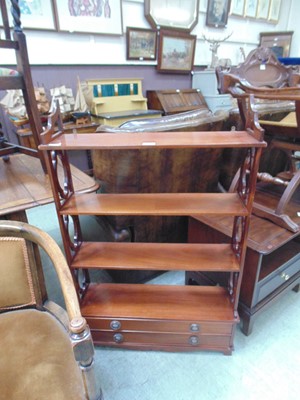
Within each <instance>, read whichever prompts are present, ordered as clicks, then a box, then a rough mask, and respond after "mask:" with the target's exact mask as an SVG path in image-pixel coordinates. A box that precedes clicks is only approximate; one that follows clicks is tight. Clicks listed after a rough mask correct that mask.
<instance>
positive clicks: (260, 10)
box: [256, 0, 270, 19]
mask: <svg viewBox="0 0 300 400" xmlns="http://www.w3.org/2000/svg"><path fill="white" fill-rule="evenodd" d="M269 8H270V0H258V5H257V11H256V18H258V19H268V15H269Z"/></svg>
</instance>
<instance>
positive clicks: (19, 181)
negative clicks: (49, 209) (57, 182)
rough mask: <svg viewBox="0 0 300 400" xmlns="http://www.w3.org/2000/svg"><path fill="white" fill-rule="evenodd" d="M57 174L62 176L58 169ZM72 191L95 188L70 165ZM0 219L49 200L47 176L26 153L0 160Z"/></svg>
mask: <svg viewBox="0 0 300 400" xmlns="http://www.w3.org/2000/svg"><path fill="white" fill-rule="evenodd" d="M58 172H59V175H60V176H61V177H62V176H63V170H62V168H61V166H60V165H59V166H58ZM71 173H72V178H73V184H74V190H75V191H77V192H94V191H96V190H97V189H98V187H99V185H98V184H97V183H96V182H95V180H94V179H93V178H91V177H90V176H88V175H87V174H85V173H84V172H82V171H81V170H79V169H78V168H76V167H74V166H71ZM0 182H1V192H0V193H1V194H0V196H1V197H0V198H1V201H0V216H3V215H7V214H10V213H16V212H22V211H25V210H26V209H28V208H32V207H36V206H40V205H43V204H48V203H51V202H52V201H53V195H52V190H51V185H50V180H49V176H48V175H47V174H45V173H44V172H43V169H42V166H41V163H40V160H39V159H38V158H35V157H31V156H28V155H26V154H13V155H10V160H9V161H8V162H5V161H4V160H3V158H0Z"/></svg>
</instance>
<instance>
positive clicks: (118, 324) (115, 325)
mask: <svg viewBox="0 0 300 400" xmlns="http://www.w3.org/2000/svg"><path fill="white" fill-rule="evenodd" d="M110 327H111V329H112V330H113V331H117V330H118V329H121V322H120V321H111V323H110Z"/></svg>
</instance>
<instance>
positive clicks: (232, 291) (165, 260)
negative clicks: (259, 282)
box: [40, 122, 266, 354]
mask: <svg viewBox="0 0 300 400" xmlns="http://www.w3.org/2000/svg"><path fill="white" fill-rule="evenodd" d="M53 123H54V122H53ZM53 123H52V126H53ZM252 125H253V129H248V130H245V131H232V132H213V131H210V132H154V133H153V132H152V133H147V132H144V133H121V134H116V133H108V134H106V133H105V134H104V133H95V134H91V133H89V134H84V133H81V134H80V135H77V134H64V132H59V133H55V134H54V133H53V132H54V131H53V128H50V129H49V130H48V131H46V132H45V133H43V134H42V137H41V140H42V143H43V144H42V145H41V146H40V149H41V150H43V151H45V153H46V160H47V168H48V173H49V176H50V179H51V182H52V188H53V194H54V199H55V203H56V208H57V214H58V218H59V223H60V228H61V233H62V237H63V243H64V248H65V253H66V258H67V261H68V264H69V266H70V269H71V271H72V274H73V277H74V280H75V282H76V286H77V290H78V296H79V299H80V305H81V312H82V315H83V316H84V317H85V318H86V319H87V321H88V324H89V325H90V328H91V331H92V335H93V339H94V341H95V343H96V344H98V345H105V346H117V347H123V348H131V349H148V350H149V349H152V350H153V349H156V350H169V351H186V350H216V351H221V352H223V353H224V354H231V352H232V349H233V338H234V331H235V325H236V324H237V322H238V321H239V316H238V312H237V306H238V298H239V290H240V284H241V277H242V271H243V263H244V257H245V250H246V240H247V232H248V225H249V217H250V214H251V209H252V203H253V197H254V191H255V184H256V174H257V169H258V163H259V158H260V153H261V149H262V147H264V146H265V145H266V144H265V142H264V141H263V140H262V135H261V131H260V130H259V129H258V128H256V127H255V124H252ZM145 147H147V148H148V149H149V150H151V149H154V148H170V149H176V148H224V147H225V148H226V147H233V148H246V149H247V151H246V153H247V155H246V157H245V160H244V162H243V165H242V166H241V174H240V184H239V185H238V189H237V192H236V193H166V194H165V193H143V194H101V193H99V194H96V193H95V194H80V195H78V194H75V193H74V189H73V184H72V179H71V175H70V172H69V164H68V156H67V152H69V151H72V150H88V149H89V150H90V149H102V150H104V149H105V150H107V151H110V150H112V149H122V150H124V151H126V150H127V149H144V148H145ZM59 160H61V162H62V163H63V165H64V167H65V179H64V182H59V180H58V179H57V176H56V165H57V163H58V161H59ZM89 214H92V215H99V216H105V215H135V216H143V215H148V216H157V215H168V216H190V215H198V216H201V215H220V216H221V215H222V216H224V215H225V216H233V217H234V218H233V221H234V222H233V227H232V238H231V243H229V244H222V243H218V244H209V243H206V244H201V243H200V244H198V243H197V244H191V243H180V244H178V243H176V244H174V243H137V242H123V243H116V242H109V243H108V242H106V243H104V242H101V243H99V242H84V241H82V236H81V228H80V220H79V216H80V215H89ZM71 225H74V232H75V233H74V234H72V235H71V233H70V226H71ZM92 269H129V270H130V269H135V270H136V269H151V270H164V271H165V270H187V271H218V272H224V273H225V272H226V273H229V278H228V285H227V287H226V288H224V287H209V286H207V287H202V286H185V285H182V286H180V285H150V284H122V283H91V282H90V277H89V270H92Z"/></svg>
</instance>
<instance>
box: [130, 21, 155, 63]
mask: <svg viewBox="0 0 300 400" xmlns="http://www.w3.org/2000/svg"><path fill="white" fill-rule="evenodd" d="M126 44H127V49H126V57H127V60H140V61H144V60H156V51H157V31H155V30H153V29H142V28H132V27H129V26H128V27H127V29H126Z"/></svg>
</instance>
